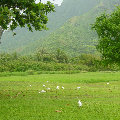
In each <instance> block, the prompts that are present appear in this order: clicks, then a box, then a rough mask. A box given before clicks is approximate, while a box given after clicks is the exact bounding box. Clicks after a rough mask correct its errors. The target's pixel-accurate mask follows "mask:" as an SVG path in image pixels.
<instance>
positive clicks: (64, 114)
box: [0, 72, 120, 120]
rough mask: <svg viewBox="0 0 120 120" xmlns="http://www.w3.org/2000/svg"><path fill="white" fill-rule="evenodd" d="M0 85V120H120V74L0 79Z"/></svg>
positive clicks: (96, 73) (55, 75) (58, 75)
mask: <svg viewBox="0 0 120 120" xmlns="http://www.w3.org/2000/svg"><path fill="white" fill-rule="evenodd" d="M47 81H48V82H47ZM107 83H109V84H107ZM0 85H1V86H0V120H56V119H58V120H119V118H120V112H119V110H120V90H119V89H120V72H115V73H112V72H111V73H103V72H101V73H100V72H94V73H93V72H92V73H90V72H89V73H80V74H72V75H67V74H64V75H63V74H62V75H61V74H54V75H50V74H42V75H33V76H11V77H0ZM43 85H45V87H43ZM57 86H60V87H59V88H60V89H59V90H57V89H56V87H57ZM62 86H64V88H65V89H62V88H61V87H62ZM77 87H80V89H77ZM47 88H50V90H48V89H47ZM41 90H45V91H46V92H45V93H42V92H41ZM79 99H80V101H81V102H82V107H78V100H79ZM6 113H7V114H6Z"/></svg>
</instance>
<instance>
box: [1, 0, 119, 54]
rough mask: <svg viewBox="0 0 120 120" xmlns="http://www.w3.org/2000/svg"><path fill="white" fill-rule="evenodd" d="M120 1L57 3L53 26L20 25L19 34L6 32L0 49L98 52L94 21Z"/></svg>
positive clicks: (76, 52) (21, 51) (79, 52)
mask: <svg viewBox="0 0 120 120" xmlns="http://www.w3.org/2000/svg"><path fill="white" fill-rule="evenodd" d="M118 3H120V2H119V0H116V1H114V0H76V1H73V0H71V1H70V0H64V2H63V3H62V6H60V7H58V6H56V12H55V13H51V14H49V23H48V27H49V29H50V30H48V31H42V32H36V31H35V32H33V33H31V32H28V31H27V30H26V29H20V28H18V29H17V30H16V33H17V35H16V36H15V37H13V36H12V33H11V32H6V33H5V34H4V35H3V37H2V44H1V45H0V50H1V51H17V52H19V53H22V54H31V53H34V52H35V51H36V50H38V49H42V48H45V49H48V50H49V51H53V50H56V49H58V48H60V49H62V50H64V51H65V52H67V53H68V54H70V55H79V54H81V53H94V54H95V53H96V49H95V45H96V43H97V36H96V34H95V33H94V32H93V31H91V27H90V24H91V23H93V22H94V20H95V18H96V16H97V15H99V14H100V13H101V12H102V11H104V10H112V8H113V7H114V5H116V4H118ZM112 6H113V7H112Z"/></svg>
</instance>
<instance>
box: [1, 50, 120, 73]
mask: <svg viewBox="0 0 120 120" xmlns="http://www.w3.org/2000/svg"><path fill="white" fill-rule="evenodd" d="M29 70H34V71H104V70H107V71H108V70H119V66H118V65H117V64H107V65H105V64H103V62H102V59H101V57H100V56H96V55H92V54H81V55H79V56H74V57H70V56H68V55H67V54H66V53H65V52H64V51H62V50H60V49H57V50H56V51H55V52H53V53H49V52H47V51H45V50H44V49H41V50H39V51H38V52H36V53H35V54H34V55H26V56H21V55H18V54H17V53H11V54H9V53H1V54H0V72H7V71H9V72H25V71H29Z"/></svg>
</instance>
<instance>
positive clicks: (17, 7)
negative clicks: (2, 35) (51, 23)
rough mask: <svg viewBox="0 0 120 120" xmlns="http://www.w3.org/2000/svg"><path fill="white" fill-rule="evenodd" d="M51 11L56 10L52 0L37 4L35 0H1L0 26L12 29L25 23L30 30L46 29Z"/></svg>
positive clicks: (4, 28) (23, 25)
mask: <svg viewBox="0 0 120 120" xmlns="http://www.w3.org/2000/svg"><path fill="white" fill-rule="evenodd" d="M51 11H54V5H53V4H51V3H50V2H47V3H46V4H43V3H41V2H39V3H37V4H36V3H35V0H9V1H8V0H0V26H1V28H2V29H3V30H7V29H8V28H10V30H12V31H13V30H14V29H16V28H17V26H20V27H25V25H27V27H28V29H29V31H33V30H32V29H33V28H35V30H42V29H46V23H47V21H48V18H47V16H46V15H47V14H48V13H50V12H51ZM9 25H10V26H9ZM8 26H9V27H8Z"/></svg>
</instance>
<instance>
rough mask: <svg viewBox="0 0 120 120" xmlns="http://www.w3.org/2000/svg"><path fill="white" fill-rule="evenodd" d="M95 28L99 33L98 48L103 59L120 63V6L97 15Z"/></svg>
mask: <svg viewBox="0 0 120 120" xmlns="http://www.w3.org/2000/svg"><path fill="white" fill-rule="evenodd" d="M93 29H95V31H96V32H97V34H98V37H99V41H98V45H97V49H98V50H99V52H100V53H101V54H102V57H103V59H104V60H105V61H106V62H108V63H110V62H112V63H113V62H114V63H120V6H119V7H117V9H115V10H114V11H113V12H112V13H110V14H108V13H104V14H102V15H101V16H99V17H97V18H96V22H95V23H94V24H93Z"/></svg>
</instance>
